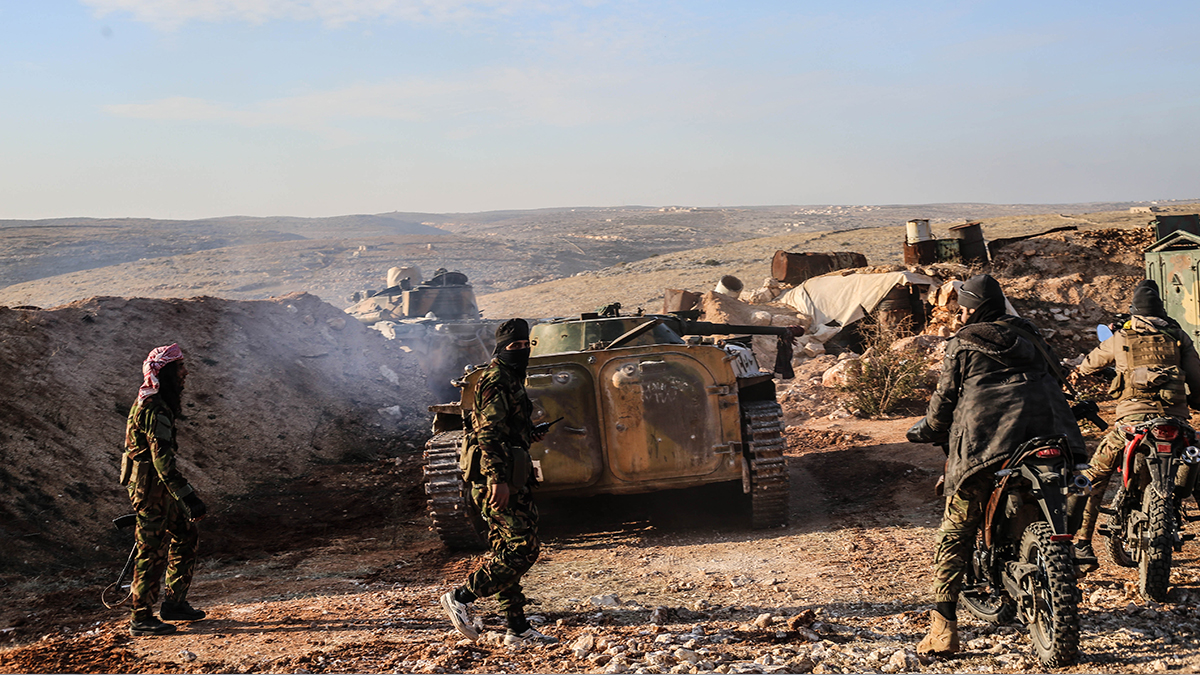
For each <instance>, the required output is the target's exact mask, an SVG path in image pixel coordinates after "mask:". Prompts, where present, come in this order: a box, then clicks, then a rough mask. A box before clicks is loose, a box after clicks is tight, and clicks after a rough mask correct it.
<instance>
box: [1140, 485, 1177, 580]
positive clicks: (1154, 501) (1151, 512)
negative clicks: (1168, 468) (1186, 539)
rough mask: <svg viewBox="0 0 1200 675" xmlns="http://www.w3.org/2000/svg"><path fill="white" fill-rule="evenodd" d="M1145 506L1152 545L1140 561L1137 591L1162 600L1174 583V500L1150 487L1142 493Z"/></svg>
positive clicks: (1147, 534) (1148, 534)
mask: <svg viewBox="0 0 1200 675" xmlns="http://www.w3.org/2000/svg"><path fill="white" fill-rule="evenodd" d="M1142 509H1143V511H1144V512H1145V513H1146V517H1147V520H1148V522H1147V524H1146V536H1147V538H1148V539H1149V542H1150V545H1149V546H1148V547H1147V549H1146V553H1145V555H1143V556H1142V560H1141V562H1140V564H1139V565H1138V592H1139V593H1141V595H1142V597H1143V598H1146V599H1147V600H1153V601H1155V602H1163V601H1164V600H1166V599H1167V591H1168V590H1169V589H1170V586H1171V557H1172V552H1173V551H1174V550H1175V541H1174V539H1175V538H1174V537H1173V536H1172V518H1171V503H1170V500H1169V499H1166V498H1164V497H1163V496H1161V495H1159V494H1158V493H1157V492H1155V491H1154V489H1153V488H1151V487H1147V488H1146V491H1145V492H1144V493H1143V494H1142Z"/></svg>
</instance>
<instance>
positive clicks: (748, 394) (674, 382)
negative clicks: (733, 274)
mask: <svg viewBox="0 0 1200 675" xmlns="http://www.w3.org/2000/svg"><path fill="white" fill-rule="evenodd" d="M697 325H700V326H701V327H702V328H703V329H704V330H705V331H707V332H712V331H713V330H720V331H723V332H729V333H732V332H737V331H736V330H735V329H738V328H744V329H753V330H755V331H756V332H778V331H786V330H787V329H763V328H760V327H745V326H742V327H736V326H721V325H715V324H695V323H692V324H690V325H689V324H687V322H684V321H681V320H680V319H679V318H678V317H675V316H642V317H611V318H608V319H599V318H597V319H584V320H580V321H573V322H572V321H560V322H552V323H544V324H539V325H537V326H534V328H533V331H532V334H531V342H533V355H532V357H531V358H530V362H529V366H528V368H527V376H526V384H525V389H526V392H527V393H528V395H529V398H530V400H531V401H532V402H533V407H534V410H533V422H534V423H535V424H536V423H540V422H549V421H552V420H556V419H558V418H562V421H561V422H560V423H558V424H555V425H554V426H552V427H551V429H550V431H549V433H548V434H547V435H546V437H545V438H544V439H543V440H542V441H541V442H540V443H535V444H534V445H533V447H532V448H531V449H530V455H531V457H532V459H533V461H534V466H535V467H536V468H537V469H538V470H539V472H540V475H541V481H540V483H539V485H538V487H537V493H538V494H539V495H567V494H569V495H572V496H588V495H598V494H632V493H645V492H655V491H659V490H668V489H675V488H685V487H694V486H698V485H708V484H712V483H725V482H735V481H740V482H741V484H742V487H743V490H744V492H745V493H746V494H748V495H749V498H750V504H751V513H752V525H753V526H754V527H758V528H762V527H775V526H781V525H786V524H787V517H788V474H787V469H786V466H785V463H784V457H783V451H784V440H783V433H782V432H783V427H782V410H781V409H780V406H779V404H778V403H776V401H775V385H774V381H773V379H772V375H771V374H770V373H766V372H761V371H760V370H759V368H758V365H757V363H755V362H754V359H753V356H752V355H751V353H750V350H749V349H747V348H746V347H745V346H742V345H739V344H736V343H735V342H733V341H729V342H722V341H713V340H703V341H702V340H696V339H693V340H691V341H690V342H691V343H689V341H686V340H685V339H684V338H683V335H682V334H686V333H687V332H688V331H689V330H691V332H695V327H696V326H697ZM713 326H716V328H713ZM781 334H782V333H781ZM789 342H790V336H789ZM480 374H481V373H480V371H478V370H477V371H474V372H471V373H469V374H468V375H467V376H466V377H465V378H463V380H461V381H460V382H458V383H457V384H459V385H461V387H462V396H461V403H459V404H448V405H441V406H435V407H434V409H433V410H434V412H435V420H434V431H435V434H436V435H435V436H434V438H433V439H432V440H431V441H430V442H429V444H428V446H427V450H426V458H427V465H426V481H427V490H428V494H429V509H430V514H431V516H432V518H433V521H434V529H435V530H436V531H437V532H438V534H439V535H440V536H441V538H442V539H443V541H445V543H446V544H447V545H448V546H450V547H452V548H474V547H479V546H482V545H483V543H484V539H483V536H482V535H483V531H482V523H481V521H480V520H479V518H478V516H477V514H475V513H473V507H472V506H471V505H470V503H469V500H467V499H466V498H465V494H466V486H464V485H463V484H462V478H461V472H460V471H459V470H458V465H457V458H458V452H459V448H460V446H461V444H462V439H463V433H464V432H463V421H462V420H463V406H464V405H465V406H469V405H471V401H473V400H474V388H475V384H476V382H477V381H478V378H479V375H480Z"/></svg>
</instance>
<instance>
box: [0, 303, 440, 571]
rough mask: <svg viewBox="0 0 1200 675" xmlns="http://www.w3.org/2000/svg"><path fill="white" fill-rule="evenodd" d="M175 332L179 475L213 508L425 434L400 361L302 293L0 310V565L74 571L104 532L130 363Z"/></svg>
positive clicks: (414, 379) (376, 338)
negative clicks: (181, 375) (179, 369)
mask: <svg viewBox="0 0 1200 675" xmlns="http://www.w3.org/2000/svg"><path fill="white" fill-rule="evenodd" d="M172 342H178V343H179V344H180V346H181V347H182V349H183V352H184V354H185V358H186V359H187V363H188V368H189V370H190V371H191V375H190V377H189V379H188V383H187V387H188V389H187V392H186V394H185V397H186V401H187V403H186V408H185V419H184V420H183V421H182V423H181V424H180V427H179V429H180V431H179V443H180V447H181V450H182V452H181V457H182V459H181V470H182V471H183V472H184V475H185V476H187V477H188V478H189V479H190V480H191V481H192V482H193V484H194V486H195V487H196V489H197V491H198V492H199V493H200V494H201V495H202V497H203V498H205V499H211V501H212V502H213V503H214V504H218V503H221V502H222V501H223V500H224V499H226V498H229V497H236V496H237V495H241V494H243V493H247V492H249V491H251V490H252V489H254V488H256V487H258V486H260V485H262V484H264V483H271V482H278V481H284V480H288V479H291V478H294V477H295V476H296V475H299V474H301V473H304V472H306V471H307V470H308V469H309V468H311V466H312V465H313V464H314V463H320V462H340V461H348V460H350V461H363V460H369V459H373V458H376V457H391V456H395V455H398V454H403V453H408V452H412V451H413V449H414V448H416V447H419V446H420V444H422V443H423V442H424V436H425V433H426V427H427V420H426V417H427V416H426V410H425V406H426V405H428V403H429V401H428V394H427V393H426V391H425V386H424V378H423V377H422V376H421V375H420V373H419V371H418V370H417V367H416V364H415V363H414V362H413V360H412V359H411V358H409V357H408V356H407V355H406V354H404V353H403V352H401V351H400V350H399V349H397V348H396V347H395V346H394V344H393V343H390V342H388V341H387V340H384V339H383V338H382V337H381V336H380V335H379V334H378V333H376V332H375V331H371V330H368V329H367V328H365V327H363V326H362V325H361V324H359V323H358V322H357V321H354V320H350V319H348V318H347V317H346V316H345V315H344V314H343V313H342V312H341V311H339V310H337V309H335V308H334V307H331V306H329V305H328V304H326V303H323V302H321V301H320V300H319V299H317V298H316V297H315V296H312V295H303V294H298V295H290V296H285V297H282V298H277V299H273V300H262V301H234V300H223V299H219V298H192V299H188V300H146V299H124V298H113V297H100V298H93V299H90V300H85V301H81V302H76V303H72V304H70V305H66V306H63V307H59V308H57V309H55V310H51V311H36V310H19V309H8V308H0V382H4V387H2V388H0V485H2V486H3V489H2V490H0V537H2V538H3V540H4V541H5V544H4V548H5V551H4V555H3V556H0V570H2V571H7V572H18V571H19V572H22V573H25V574H34V575H36V574H44V573H56V572H59V571H62V570H66V569H77V568H78V567H79V566H80V565H86V564H88V563H89V562H90V561H92V560H94V558H95V555H96V552H97V551H98V550H99V545H101V544H104V545H107V543H108V542H109V541H111V540H112V537H111V535H112V534H113V533H112V531H111V530H112V528H111V527H109V528H107V529H106V528H105V527H104V525H105V524H106V523H107V522H108V521H109V520H110V519H112V518H113V517H115V516H118V515H120V514H122V513H124V512H126V511H127V510H128V509H129V503H128V498H127V497H126V495H125V494H123V492H122V490H121V489H120V487H119V485H118V484H117V482H116V481H117V471H118V464H119V457H120V452H121V447H122V445H123V442H124V429H125V418H126V415H127V414H128V412H129V408H130V405H131V404H132V403H133V401H134V399H135V398H136V395H137V389H138V386H140V384H141V362H142V359H144V358H145V356H146V353H147V352H149V351H150V349H152V348H154V347H156V346H159V345H163V344H170V343H172ZM214 519H215V521H217V522H219V521H220V520H221V514H220V513H219V512H218V513H217V514H216V515H215V516H214ZM108 552H109V551H107V550H105V555H107V554H108Z"/></svg>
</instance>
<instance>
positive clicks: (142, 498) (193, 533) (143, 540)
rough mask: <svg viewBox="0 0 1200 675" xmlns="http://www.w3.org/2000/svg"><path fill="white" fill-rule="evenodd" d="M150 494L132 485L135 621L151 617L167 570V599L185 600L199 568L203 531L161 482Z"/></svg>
mask: <svg viewBox="0 0 1200 675" xmlns="http://www.w3.org/2000/svg"><path fill="white" fill-rule="evenodd" d="M156 487H157V489H152V490H150V491H149V493H148V494H139V491H138V490H137V488H136V486H135V485H133V484H131V485H130V488H129V496H130V499H131V500H132V501H133V508H134V510H136V511H137V527H136V529H135V531H134V539H135V541H136V542H137V552H136V553H135V554H134V560H133V583H132V585H131V587H130V590H131V591H132V592H133V620H134V621H138V620H142V619H146V618H149V617H150V616H152V615H153V614H154V606H155V604H157V602H158V591H159V583H160V581H162V579H163V573H164V572H165V573H166V582H165V586H166V593H165V595H164V597H163V600H164V601H165V602H184V601H185V600H187V592H188V588H189V587H191V585H192V575H193V574H194V573H195V571H196V550H197V548H198V547H199V543H200V530H199V528H197V527H196V524H195V523H193V522H191V521H190V520H189V519H188V517H187V514H186V512H185V511H184V509H183V505H182V504H180V503H179V500H177V499H175V498H174V497H172V496H171V495H170V494H169V493H168V492H167V491H166V489H165V488H164V487H163V486H162V485H161V484H160V485H158V486H156Z"/></svg>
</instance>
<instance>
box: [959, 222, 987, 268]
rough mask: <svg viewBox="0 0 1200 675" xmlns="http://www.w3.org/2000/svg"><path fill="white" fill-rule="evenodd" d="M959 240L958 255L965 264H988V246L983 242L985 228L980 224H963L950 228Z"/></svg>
mask: <svg viewBox="0 0 1200 675" xmlns="http://www.w3.org/2000/svg"><path fill="white" fill-rule="evenodd" d="M950 231H951V232H953V233H954V237H955V238H956V239H958V241H959V244H958V253H959V255H960V256H962V259H963V262H986V261H987V257H988V256H987V244H986V243H984V241H983V227H981V226H980V224H979V223H978V222H973V223H963V224H962V225H955V226H954V227H951V228H950Z"/></svg>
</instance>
